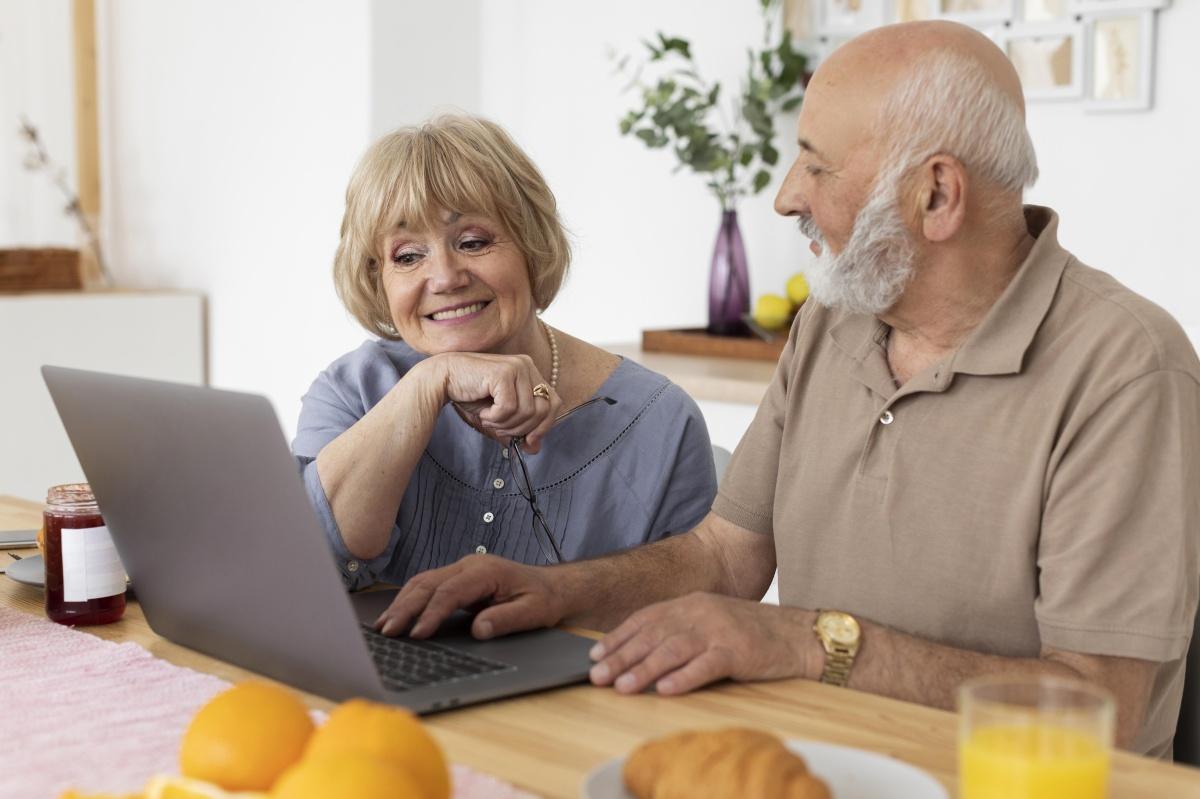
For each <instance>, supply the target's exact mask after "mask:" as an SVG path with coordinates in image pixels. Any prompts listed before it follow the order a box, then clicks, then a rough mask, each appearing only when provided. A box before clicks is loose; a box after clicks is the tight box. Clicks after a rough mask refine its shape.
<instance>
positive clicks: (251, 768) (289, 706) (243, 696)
mask: <svg viewBox="0 0 1200 799" xmlns="http://www.w3.org/2000/svg"><path fill="white" fill-rule="evenodd" d="M312 732H313V723H312V719H311V718H309V715H308V708H306V707H305V706H304V703H303V702H302V701H300V697H299V696H297V695H296V694H295V693H293V692H292V691H289V690H288V689H286V688H283V687H281V686H278V685H272V684H271V683H265V682H244V683H240V684H238V685H235V686H233V687H232V688H230V689H229V690H227V691H224V692H222V693H220V694H217V695H216V696H215V697H213V699H212V700H211V701H210V702H209V703H208V704H207V705H205V706H204V707H202V708H200V711H199V712H198V713H196V715H195V717H194V718H193V719H192V723H191V724H189V725H188V728H187V732H185V733H184V734H183V744H182V746H180V749H179V765H180V770H181V771H182V772H183V775H184V776H185V777H194V778H196V779H199V780H205V781H207V782H211V783H214V784H215V785H217V786H219V787H221V788H224V789H225V790H227V791H266V790H269V789H270V788H271V786H272V785H273V784H274V783H275V780H276V779H278V778H279V775H280V774H282V773H283V772H284V771H285V770H286V769H287V767H288V766H290V765H292V764H293V763H295V762H296V761H297V760H299V759H300V756H301V755H303V754H304V748H305V746H306V745H307V744H308V739H309V738H310V737H312Z"/></svg>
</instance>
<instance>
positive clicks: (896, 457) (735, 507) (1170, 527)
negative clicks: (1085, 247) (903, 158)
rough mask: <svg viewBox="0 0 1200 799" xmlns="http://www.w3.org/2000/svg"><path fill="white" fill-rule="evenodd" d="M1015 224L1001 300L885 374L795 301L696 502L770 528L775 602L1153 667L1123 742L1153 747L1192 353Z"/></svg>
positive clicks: (1189, 520)
mask: <svg viewBox="0 0 1200 799" xmlns="http://www.w3.org/2000/svg"><path fill="white" fill-rule="evenodd" d="M1026 220H1027V223H1028V225H1029V230H1030V233H1031V234H1032V235H1034V236H1035V237H1036V238H1037V242H1036V244H1035V245H1034V247H1033V250H1032V251H1031V252H1030V254H1029V256H1028V258H1027V259H1026V261H1025V263H1024V264H1023V265H1022V266H1021V268H1020V270H1019V271H1018V273H1017V275H1016V276H1015V277H1014V278H1013V280H1012V282H1011V283H1010V284H1009V286H1008V287H1007V289H1006V290H1005V292H1004V294H1003V295H1002V296H1001V297H1000V299H999V300H998V301H997V302H996V304H995V306H993V307H992V309H991V310H990V311H989V312H988V315H987V316H986V317H985V318H984V320H983V322H982V323H981V324H980V325H979V327H978V328H976V329H975V331H974V332H973V333H972V334H971V335H970V336H969V337H968V339H967V340H966V341H965V342H964V343H963V344H962V346H961V347H960V348H959V349H958V350H957V351H956V352H955V353H954V354H953V355H950V356H948V357H947V358H946V359H945V360H944V361H943V362H941V363H938V364H936V365H934V366H932V367H930V368H929V369H928V370H927V371H926V372H924V373H922V374H919V375H916V376H914V377H913V378H912V379H911V380H909V382H908V383H906V384H905V385H904V386H903V387H902V388H899V389H898V388H896V385H895V382H894V380H893V379H892V377H891V374H890V372H889V370H888V366H887V361H886V358H885V352H884V349H883V341H884V336H885V334H886V332H887V327H886V326H885V325H884V324H883V323H881V322H879V321H878V320H877V319H875V318H874V317H871V316H864V315H855V314H849V313H846V312H840V311H833V310H829V309H827V308H824V307H822V306H819V305H817V304H816V303H812V302H810V303H807V304H806V305H805V306H804V307H803V309H802V310H801V312H800V314H799V315H798V317H797V319H796V322H795V324H794V325H793V326H792V330H791V335H790V337H789V340H788V345H787V348H786V349H785V350H784V352H783V355H782V356H781V358H780V361H779V367H778V369H777V370H776V373H775V377H774V379H773V381H772V383H771V385H770V387H769V389H768V391H767V394H766V396H765V397H764V399H763V402H762V405H761V406H760V407H759V409H758V413H757V415H756V416H755V419H754V422H753V423H752V424H751V426H750V429H749V431H748V432H747V433H746V435H745V437H744V438H743V439H742V441H741V443H740V444H739V445H738V448H737V451H736V452H735V453H734V455H733V459H732V460H731V461H730V463H729V467H728V470H727V471H726V473H725V477H724V479H723V481H722V483H721V487H720V491H719V492H718V495H717V498H716V501H715V502H714V504H713V510H714V511H715V512H716V513H717V514H719V515H720V516H722V517H723V518H725V519H728V520H729V521H731V522H733V523H735V524H737V525H739V526H741V527H744V528H746V529H748V530H753V531H755V532H758V533H762V534H764V535H772V536H774V539H775V550H776V554H777V558H778V563H779V593H780V599H781V601H782V602H783V604H785V605H793V606H798V607H805V608H814V609H815V608H838V609H841V610H845V611H848V612H850V613H853V614H856V615H860V616H862V617H863V618H865V619H870V620H872V621H875V622H878V623H880V624H884V625H886V626H888V627H890V628H893V629H896V630H900V631H903V632H905V633H910V634H912V635H915V636H919V637H921V638H924V639H927V640H930V641H936V642H939V643H943V644H947V645H950V646H955V647H961V648H965V649H971V650H975V651H978V652H987V653H993V654H997V655H1005V656H1010V657H1037V656H1038V655H1039V653H1040V651H1041V649H1042V647H1052V648H1056V649H1062V650H1070V651H1074V652H1084V653H1091V654H1100V655H1121V656H1126V657H1134V658H1143V659H1146V660H1151V661H1155V662H1158V663H1160V664H1161V665H1160V666H1159V668H1158V672H1157V676H1156V678H1155V682H1154V689H1153V693H1152V696H1151V699H1150V705H1149V709H1148V715H1147V721H1146V724H1145V727H1144V728H1143V730H1142V734H1141V736H1140V737H1139V739H1138V741H1137V749H1138V750H1139V751H1141V752H1145V753H1151V754H1154V755H1158V756H1165V755H1167V754H1169V751H1170V745H1171V740H1172V736H1173V735H1174V732H1175V723H1176V718H1177V715H1178V711H1179V700H1180V695H1181V692H1182V689H1183V665H1184V661H1183V658H1184V655H1185V653H1186V651H1187V647H1188V640H1189V638H1190V637H1191V633H1192V620H1193V616H1194V614H1195V611H1196V602H1197V593H1198V588H1200V582H1198V581H1200V561H1198V552H1200V545H1198V541H1200V362H1197V358H1196V354H1195V352H1194V351H1193V349H1192V347H1191V345H1190V344H1189V342H1188V340H1187V337H1186V336H1185V334H1184V333H1183V330H1182V329H1181V328H1180V327H1179V325H1178V324H1176V322H1175V321H1174V320H1173V319H1172V318H1171V317H1170V316H1169V315H1168V314H1167V313H1166V312H1165V311H1163V310H1161V309H1160V308H1158V307H1157V306H1155V305H1153V304H1152V303H1150V302H1149V301H1147V300H1145V299H1143V298H1142V297H1139V296H1138V295H1136V294H1134V293H1133V292H1132V291H1130V290H1129V289H1127V288H1125V287H1124V286H1122V285H1121V284H1120V283H1118V282H1117V281H1116V280H1114V279H1113V278H1112V277H1110V276H1108V275H1106V274H1104V273H1103V272H1098V271H1096V270H1094V269H1091V268H1089V267H1087V266H1084V265H1083V264H1081V263H1080V262H1079V261H1078V260H1077V259H1076V258H1074V257H1073V256H1072V255H1071V254H1070V253H1068V252H1067V251H1066V250H1064V249H1063V248H1062V247H1061V246H1059V244H1058V241H1057V238H1056V231H1057V228H1058V217H1057V216H1056V215H1055V214H1054V212H1053V211H1051V210H1049V209H1046V208H1036V207H1029V208H1027V209H1026ZM866 646H870V643H869V642H867V643H866Z"/></svg>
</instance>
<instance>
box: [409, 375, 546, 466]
mask: <svg viewBox="0 0 1200 799" xmlns="http://www.w3.org/2000/svg"><path fill="white" fill-rule="evenodd" d="M419 367H420V368H421V369H422V376H423V377H424V378H425V379H428V380H431V381H433V382H434V384H435V385H436V386H437V387H439V388H440V390H441V396H442V397H443V400H444V402H452V403H454V405H455V407H456V408H457V409H458V412H459V414H460V415H461V416H462V417H463V418H464V420H466V421H467V423H468V424H470V425H472V426H473V427H475V429H477V430H479V431H480V432H481V433H483V434H484V435H486V436H488V437H490V438H494V439H496V440H497V441H501V442H504V441H507V440H508V439H510V438H514V437H517V436H524V440H525V449H526V450H528V451H529V452H537V451H538V450H539V449H541V444H542V438H543V437H544V436H545V435H546V432H547V431H548V430H549V429H550V426H551V425H552V424H554V418H555V417H556V416H557V415H558V413H559V409H560V408H561V407H562V400H560V399H559V396H558V392H556V391H555V390H554V389H552V388H549V381H548V380H546V379H545V378H543V377H542V374H541V372H539V371H538V369H537V367H536V366H535V365H534V363H533V359H532V358H530V357H529V356H528V355H491V354H488V353H479V352H447V353H442V354H439V355H434V356H432V357H430V358H428V359H426V360H425V361H422V362H421V364H419ZM539 384H545V385H546V386H547V388H548V389H549V390H548V392H547V393H548V394H549V397H538V396H535V395H534V393H533V387H534V386H536V385H539Z"/></svg>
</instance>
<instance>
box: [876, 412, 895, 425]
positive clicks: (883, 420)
mask: <svg viewBox="0 0 1200 799" xmlns="http://www.w3.org/2000/svg"><path fill="white" fill-rule="evenodd" d="M894 421H896V417H895V416H893V415H892V412H891V411H884V412H883V415H882V416H880V417H879V423H880V424H891V423H892V422H894Z"/></svg>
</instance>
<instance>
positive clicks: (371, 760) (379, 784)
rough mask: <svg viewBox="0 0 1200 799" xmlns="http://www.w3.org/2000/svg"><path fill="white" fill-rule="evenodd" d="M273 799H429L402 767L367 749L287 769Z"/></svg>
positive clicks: (308, 760)
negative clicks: (366, 751) (374, 754)
mask: <svg viewBox="0 0 1200 799" xmlns="http://www.w3.org/2000/svg"><path fill="white" fill-rule="evenodd" d="M271 799H429V795H428V794H426V793H425V792H423V791H422V790H421V789H420V788H419V787H417V784H416V782H415V781H414V780H413V778H412V776H411V775H410V774H409V773H408V772H406V771H405V770H404V769H402V768H401V767H399V766H396V765H394V764H392V763H388V762H385V761H383V760H380V759H379V758H377V757H372V756H371V755H368V754H366V753H365V752H330V753H328V754H325V755H317V756H308V757H305V758H304V759H303V760H301V761H300V762H299V763H297V764H296V765H294V766H292V767H291V768H290V769H288V770H287V771H285V772H284V774H283V776H282V777H280V778H279V782H277V783H275V789H274V790H272V791H271Z"/></svg>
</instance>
